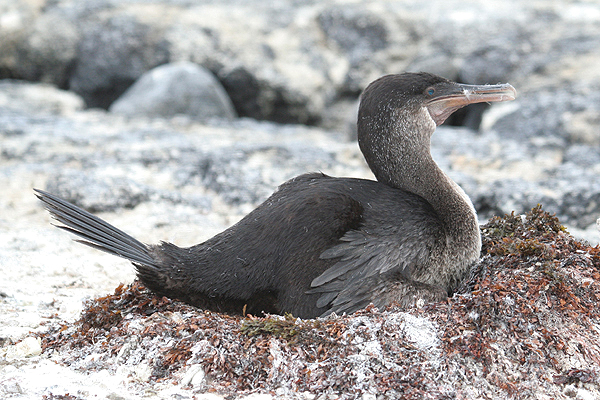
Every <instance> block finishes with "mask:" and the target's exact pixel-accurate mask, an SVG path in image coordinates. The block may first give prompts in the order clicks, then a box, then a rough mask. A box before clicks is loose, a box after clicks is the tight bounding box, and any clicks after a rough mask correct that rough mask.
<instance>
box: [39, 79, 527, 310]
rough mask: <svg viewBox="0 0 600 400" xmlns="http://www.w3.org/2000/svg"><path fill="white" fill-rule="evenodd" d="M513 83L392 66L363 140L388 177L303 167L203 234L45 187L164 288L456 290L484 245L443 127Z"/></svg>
mask: <svg viewBox="0 0 600 400" xmlns="http://www.w3.org/2000/svg"><path fill="white" fill-rule="evenodd" d="M515 95H516V92H515V91H514V89H513V88H512V87H511V86H510V85H493V86H492V85H488V86H468V85H459V84H456V83H454V82H450V81H448V80H446V79H444V78H441V77H437V76H435V75H431V74H426V73H420V74H408V73H407V74H401V75H388V76H385V77H382V78H380V79H378V80H376V81H375V82H373V83H372V84H371V85H369V87H368V88H367V89H366V90H365V91H364V93H363V95H362V97H361V105H360V109H359V117H358V140H359V144H360V147H361V150H362V152H363V154H364V155H365V158H366V160H367V162H368V164H369V166H370V168H371V170H372V171H373V173H374V174H375V176H376V177H377V180H378V181H371V180H364V179H352V178H332V177H329V176H326V175H324V174H316V173H314V174H306V175H301V176H298V177H296V178H294V179H292V180H290V181H288V182H286V183H284V184H283V185H281V186H280V187H279V189H278V190H277V191H276V192H275V193H274V194H273V195H272V196H271V197H269V198H268V199H267V200H266V201H265V202H264V203H263V204H261V205H260V206H258V207H257V208H256V209H255V210H254V211H252V212H251V213H250V214H248V215H247V216H246V217H245V218H243V219H242V220H241V221H240V222H238V223H237V224H235V225H234V226H232V227H230V228H229V229H227V230H225V231H224V232H222V233H220V234H218V235H216V236H214V237H213V238H211V239H209V240H207V241H206V242H204V243H201V244H198V245H195V246H192V247H189V248H180V247H177V246H175V245H173V244H170V243H164V242H163V243H160V244H158V245H145V244H142V243H140V242H139V241H137V240H135V239H134V238H132V237H131V236H129V235H127V234H125V233H124V232H122V231H120V230H118V229H116V228H114V227H112V226H111V225H110V224H108V223H107V222H105V221H102V220H101V219H99V218H97V217H95V216H93V215H91V214H89V213H87V212H86V211H84V210H82V209H80V208H78V207H76V206H74V205H71V204H70V203H68V202H66V201H64V200H62V199H60V198H58V197H56V196H54V195H52V194H49V193H46V192H43V191H40V190H36V195H37V196H38V197H39V198H40V199H41V200H42V201H43V202H44V203H45V206H46V208H47V209H48V210H49V211H50V212H51V214H52V215H53V217H54V218H56V219H57V220H58V221H60V222H61V223H63V224H64V226H61V228H63V229H65V230H68V231H70V232H72V233H74V234H75V235H78V236H80V237H81V238H83V240H81V242H83V243H85V244H88V245H90V246H92V247H95V248H98V249H100V250H103V251H106V252H109V253H111V254H115V255H118V256H121V257H124V258H127V259H129V260H131V261H132V262H133V263H134V265H135V267H136V269H137V274H138V277H139V279H140V280H141V281H142V282H143V283H144V284H145V285H146V286H147V287H148V288H150V289H151V290H153V291H154V292H156V293H158V294H162V295H165V296H168V297H172V298H177V299H180V300H182V301H185V302H187V303H189V304H192V305H195V306H198V307H201V308H209V309H213V310H217V311H224V312H231V313H240V312H242V310H243V309H244V307H246V310H247V312H249V313H253V314H259V313H261V312H263V311H265V312H271V313H283V312H289V313H292V314H294V315H296V316H300V317H305V318H309V317H316V316H319V315H324V314H328V313H330V312H336V313H342V312H353V311H355V310H357V309H360V308H362V307H364V306H366V305H368V304H369V303H373V304H375V305H376V306H386V305H388V304H390V303H391V302H394V301H395V302H399V303H400V304H403V305H410V304H413V303H415V302H417V301H420V300H423V301H436V300H441V299H443V298H444V297H445V296H447V295H448V294H449V293H451V292H452V291H453V290H454V289H455V287H456V285H457V283H458V281H459V280H460V279H462V278H463V276H464V275H465V273H466V272H467V271H468V268H469V266H470V265H471V264H472V263H473V262H474V261H475V260H477V258H478V256H479V251H480V247H481V242H480V237H479V228H478V225H477V218H476V214H475V210H474V209H473V206H472V205H471V202H470V200H469V199H468V197H467V196H466V195H465V193H464V192H463V191H462V190H461V189H460V188H459V187H458V185H456V184H455V183H454V182H453V181H452V180H450V179H449V178H448V177H447V176H446V175H445V174H444V173H443V172H442V171H441V170H440V169H439V168H438V166H437V165H436V164H435V162H434V161H433V160H432V159H431V154H430V151H429V146H430V137H431V134H432V133H433V132H434V130H435V127H436V126H437V125H439V124H441V123H443V122H444V120H445V119H446V118H447V117H448V116H449V115H450V114H451V113H452V112H454V111H455V110H457V109H458V108H460V107H463V106H464V105H467V104H470V103H476V102H482V101H488V102H489V101H504V100H512V99H514V97H515Z"/></svg>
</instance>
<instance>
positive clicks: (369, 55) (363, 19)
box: [0, 0, 600, 337]
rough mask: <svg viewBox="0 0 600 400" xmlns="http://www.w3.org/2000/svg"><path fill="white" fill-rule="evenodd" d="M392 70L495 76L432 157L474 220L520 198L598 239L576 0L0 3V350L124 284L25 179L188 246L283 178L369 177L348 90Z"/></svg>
mask: <svg viewBox="0 0 600 400" xmlns="http://www.w3.org/2000/svg"><path fill="white" fill-rule="evenodd" d="M403 71H428V72H432V73H436V74H440V75H443V76H445V77H447V78H449V79H452V80H456V81H460V82H465V83H473V84H475V83H477V84H479V83H497V82H510V83H511V84H512V85H513V86H514V87H515V88H516V89H517V91H518V93H519V96H518V98H517V99H516V100H515V101H513V102H509V103H502V104H494V105H493V106H488V105H475V106H472V107H468V108H465V109H463V110H461V111H460V112H458V113H456V114H455V115H454V116H453V117H452V118H451V119H450V120H449V121H447V122H446V124H445V125H444V126H442V127H440V128H438V131H437V132H436V134H435V135H434V137H433V139H432V151H433V154H434V158H435V159H436V160H437V161H438V163H439V164H440V166H441V167H442V168H443V169H444V170H445V171H447V172H448V173H449V175H450V176H451V177H452V178H453V179H455V180H456V181H457V182H458V183H459V184H460V185H461V186H462V187H463V188H464V189H465V191H466V192H467V193H468V194H469V196H470V197H471V199H472V200H473V202H474V204H475V206H476V208H477V209H478V212H479V216H480V218H481V220H482V221H484V220H485V219H487V218H489V217H490V216H492V215H498V214H503V213H510V212H511V211H515V212H516V213H523V212H525V211H527V210H529V209H530V208H532V207H533V206H535V205H536V204H538V203H541V204H542V205H543V207H544V209H546V210H548V211H551V212H555V213H557V215H558V216H559V218H560V220H561V221H562V222H563V223H565V224H567V226H568V227H569V230H570V231H571V232H572V233H575V234H576V235H578V236H580V237H584V238H587V239H588V240H590V241H591V242H594V243H596V242H598V232H597V230H596V227H595V221H596V219H597V218H598V217H599V216H600V180H599V179H598V175H599V173H600V151H599V146H600V4H599V3H598V2H597V1H592V0H590V1H585V0H578V1H576V0H561V1H545V0H532V1H519V0H485V1H484V0H433V1H427V2H423V1H408V0H404V1H400V0H398V1H392V0H388V1H368V2H360V1H349V0H330V1H317V0H306V1H295V0H290V1H258V0H255V1H251V0H206V1H202V2H198V1H192V0H164V1H148V0H89V1H76V0H0V188H1V189H0V193H1V195H0V272H1V273H2V275H3V277H4V279H3V280H2V281H1V282H0V295H3V299H4V300H2V302H1V305H2V310H3V311H4V315H6V316H7V317H6V318H5V319H4V322H2V323H0V328H1V330H0V333H1V335H0V336H3V337H18V336H19V335H23V334H24V333H25V332H27V331H29V330H31V329H34V328H39V327H40V318H41V317H40V315H41V314H40V313H42V314H43V313H44V312H47V313H51V312H52V313H58V315H59V316H60V317H61V318H76V317H77V315H78V307H79V304H80V299H81V297H82V296H86V295H94V294H100V293H107V292H109V291H112V289H113V288H114V287H115V286H116V285H117V284H118V283H119V282H120V281H125V282H127V281H130V280H131V279H133V271H132V268H131V267H130V265H129V264H128V263H127V262H125V261H119V260H116V259H115V258H114V257H111V256H105V255H103V254H99V253H98V252H95V251H93V250H91V249H89V250H88V249H86V248H84V247H83V246H78V245H75V244H73V243H71V242H70V240H68V236H67V235H65V234H64V233H63V232H60V231H58V230H56V229H53V228H51V227H50V226H49V225H48V221H49V218H48V217H47V215H46V214H45V213H44V211H43V210H42V207H41V206H40V204H38V202H37V201H36V199H35V198H34V196H33V194H32V190H31V189H32V188H33V187H39V188H43V189H47V190H50V191H52V192H54V193H56V194H58V195H60V196H62V197H64V198H66V199H68V200H70V201H72V202H75V203H76V204H79V205H81V206H84V207H86V208H87V209H89V210H91V211H93V212H98V213H101V216H102V217H103V218H105V219H107V220H109V221H110V222H111V223H114V224H115V225H116V226H118V227H120V228H122V229H123V230H125V231H127V232H129V233H131V234H132V235H134V236H136V237H138V238H139V239H140V240H142V241H145V242H148V243H154V242H157V241H159V240H168V241H173V242H175V243H177V244H179V245H182V246H186V245H191V244H195V243H198V242H200V241H202V240H204V239H206V238H208V237H210V236H212V235H214V234H215V233H217V232H219V231H221V230H222V229H224V228H225V227H227V226H229V225H231V224H232V223H234V222H236V221H237V220H238V219H239V218H241V217H242V216H243V215H245V214H246V213H247V212H248V211H250V210H251V209H252V208H254V207H255V206H256V205H257V204H258V203H260V202H261V201H262V200H264V199H265V198H266V197H267V196H268V195H269V194H270V193H272V192H273V190H275V188H276V187H277V186H278V185H279V184H280V183H282V182H284V181H285V180H287V179H289V178H291V177H293V176H295V175H298V174H300V173H304V172H309V171H323V172H325V173H327V174H330V175H337V176H355V177H366V178H371V177H372V175H371V173H370V171H369V170H368V168H367V167H366V164H365V163H364V161H363V159H362V155H361V154H360V152H359V150H358V146H357V145H356V143H355V134H356V133H355V128H354V125H355V118H356V106H357V100H358V96H359V94H360V92H361V90H362V89H363V88H364V87H365V86H366V85H367V84H368V83H369V82H370V81H372V80H373V79H375V78H377V77H379V76H381V75H384V74H388V73H399V72H403ZM82 264H85V265H87V267H85V266H82ZM90 265H92V266H93V267H89V266H90ZM86 268H87V269H86ZM36 285H39V286H36ZM32 296H34V297H32ZM35 296H37V297H35ZM11 310H12V311H11Z"/></svg>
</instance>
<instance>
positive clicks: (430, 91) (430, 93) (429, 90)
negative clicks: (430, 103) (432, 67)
mask: <svg viewBox="0 0 600 400" xmlns="http://www.w3.org/2000/svg"><path fill="white" fill-rule="evenodd" d="M425 92H426V93H427V94H428V95H429V96H433V94H434V93H435V89H434V88H432V87H430V88H428V89H427V90H426V91H425Z"/></svg>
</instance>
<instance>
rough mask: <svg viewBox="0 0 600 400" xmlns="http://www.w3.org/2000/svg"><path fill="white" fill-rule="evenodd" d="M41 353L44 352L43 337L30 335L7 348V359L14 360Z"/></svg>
mask: <svg viewBox="0 0 600 400" xmlns="http://www.w3.org/2000/svg"><path fill="white" fill-rule="evenodd" d="M40 354H42V341H41V339H40V338H34V337H32V336H29V337H26V338H25V339H23V340H22V341H20V342H19V343H17V344H15V345H12V346H10V347H9V348H8V349H7V350H6V359H7V360H14V359H17V358H25V357H35V356H39V355H40Z"/></svg>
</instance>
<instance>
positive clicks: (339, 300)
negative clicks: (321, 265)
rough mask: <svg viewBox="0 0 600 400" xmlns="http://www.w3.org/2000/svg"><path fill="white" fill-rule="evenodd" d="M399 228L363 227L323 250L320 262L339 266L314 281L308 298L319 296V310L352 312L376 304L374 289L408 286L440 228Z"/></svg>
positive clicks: (427, 224) (410, 224) (425, 223)
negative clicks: (396, 284)
mask: <svg viewBox="0 0 600 400" xmlns="http://www.w3.org/2000/svg"><path fill="white" fill-rule="evenodd" d="M416 222H417V221H405V223H403V224H393V225H391V224H390V225H387V226H386V225H379V226H377V227H374V228H373V229H369V228H368V227H361V228H360V229H357V230H351V231H348V232H347V233H346V234H345V235H344V236H343V237H342V238H341V239H340V243H339V244H338V245H336V246H333V247H331V248H329V249H327V250H325V251H324V252H323V253H322V254H321V258H322V259H332V260H334V259H337V262H336V263H335V264H333V266H331V267H330V268H328V269H327V270H325V271H324V272H323V273H322V274H321V275H319V276H318V277H316V278H315V279H314V280H313V281H312V283H311V287H312V288H311V289H310V291H309V293H319V294H321V296H320V297H319V299H318V300H317V307H325V308H327V311H326V312H325V314H329V313H331V312H336V313H338V314H339V313H343V312H347V313H350V312H353V311H356V310H358V309H360V308H362V307H365V306H366V305H368V304H369V303H373V304H375V305H377V306H384V305H386V304H380V303H381V302H382V301H383V300H381V298H380V296H378V291H379V290H378V289H377V288H382V287H385V282H390V281H396V282H407V283H408V282H411V281H412V279H413V274H414V272H415V270H416V269H419V268H421V267H423V266H424V265H425V264H426V263H427V260H429V258H430V254H431V250H432V248H433V246H434V245H435V241H436V238H438V237H440V235H438V234H436V231H438V232H439V230H440V229H441V227H440V224H439V223H438V222H437V221H435V220H434V219H432V218H428V219H425V220H421V221H419V223H420V224H419V225H420V226H419V229H414V223H416Z"/></svg>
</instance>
